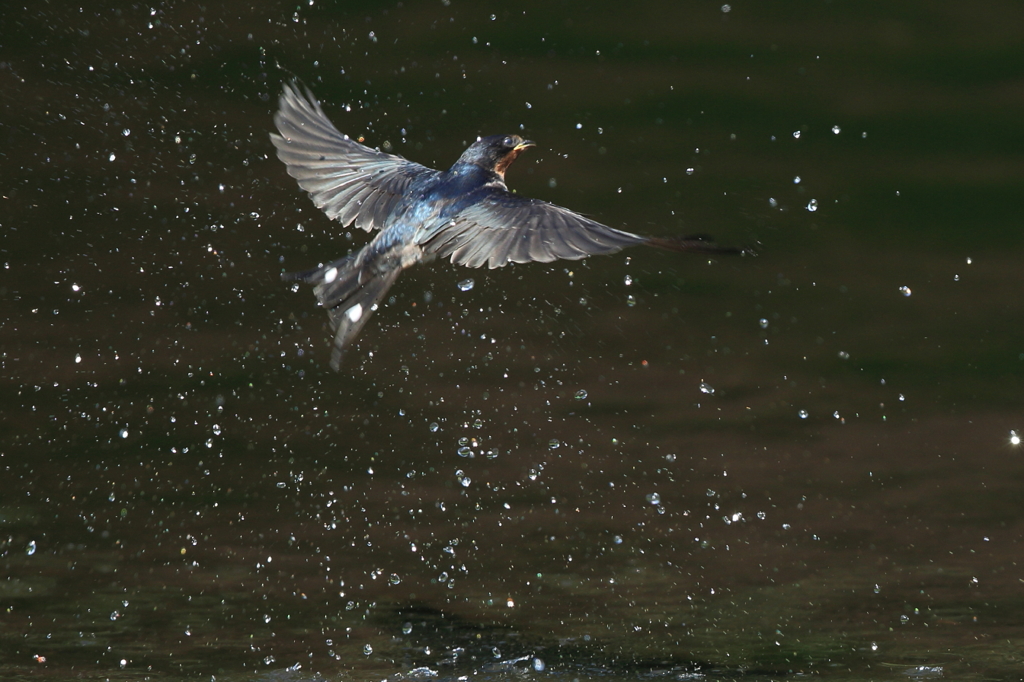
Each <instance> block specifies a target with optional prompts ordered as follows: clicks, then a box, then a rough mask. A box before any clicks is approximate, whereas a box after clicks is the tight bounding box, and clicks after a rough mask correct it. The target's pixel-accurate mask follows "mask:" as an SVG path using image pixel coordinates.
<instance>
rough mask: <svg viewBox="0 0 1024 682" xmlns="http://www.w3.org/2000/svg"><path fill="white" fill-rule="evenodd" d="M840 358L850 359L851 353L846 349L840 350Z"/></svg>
mask: <svg viewBox="0 0 1024 682" xmlns="http://www.w3.org/2000/svg"><path fill="white" fill-rule="evenodd" d="M839 359H840V360H849V359H850V354H849V353H847V352H846V351H845V350H841V351H839Z"/></svg>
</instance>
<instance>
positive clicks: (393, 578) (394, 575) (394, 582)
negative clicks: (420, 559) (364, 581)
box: [388, 573, 402, 585]
mask: <svg viewBox="0 0 1024 682" xmlns="http://www.w3.org/2000/svg"><path fill="white" fill-rule="evenodd" d="M388 582H390V583H391V584H392V585H400V584H401V583H402V576H400V575H398V574H397V573H392V574H391V577H390V578H389V579H388Z"/></svg>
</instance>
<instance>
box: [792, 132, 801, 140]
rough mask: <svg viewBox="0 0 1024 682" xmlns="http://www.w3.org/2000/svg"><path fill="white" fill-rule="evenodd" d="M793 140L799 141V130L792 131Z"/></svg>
mask: <svg viewBox="0 0 1024 682" xmlns="http://www.w3.org/2000/svg"><path fill="white" fill-rule="evenodd" d="M793 139H794V140H799V139H800V131H799V130H794V131H793Z"/></svg>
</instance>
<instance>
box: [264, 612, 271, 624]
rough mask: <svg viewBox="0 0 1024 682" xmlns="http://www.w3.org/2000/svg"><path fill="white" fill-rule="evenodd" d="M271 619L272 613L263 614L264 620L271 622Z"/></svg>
mask: <svg viewBox="0 0 1024 682" xmlns="http://www.w3.org/2000/svg"><path fill="white" fill-rule="evenodd" d="M270 620H271V618H270V614H269V613H264V614H263V622H264V623H269V622H270Z"/></svg>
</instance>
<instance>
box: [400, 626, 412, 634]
mask: <svg viewBox="0 0 1024 682" xmlns="http://www.w3.org/2000/svg"><path fill="white" fill-rule="evenodd" d="M411 633H412V623H405V624H404V625H402V634H403V635H408V634H411Z"/></svg>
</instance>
